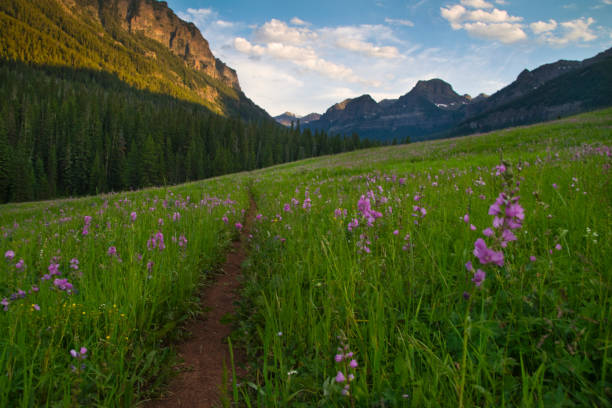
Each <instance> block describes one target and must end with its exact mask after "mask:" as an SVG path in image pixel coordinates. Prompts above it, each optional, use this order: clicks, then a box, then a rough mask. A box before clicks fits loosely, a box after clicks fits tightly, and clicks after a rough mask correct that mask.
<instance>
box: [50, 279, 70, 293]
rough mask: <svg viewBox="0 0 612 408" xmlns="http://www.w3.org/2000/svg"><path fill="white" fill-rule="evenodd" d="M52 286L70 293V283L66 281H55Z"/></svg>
mask: <svg viewBox="0 0 612 408" xmlns="http://www.w3.org/2000/svg"><path fill="white" fill-rule="evenodd" d="M53 285H54V286H55V287H56V288H58V289H59V290H63V291H66V292H67V293H70V292H71V291H72V283H70V282H68V279H55V280H54V281H53Z"/></svg>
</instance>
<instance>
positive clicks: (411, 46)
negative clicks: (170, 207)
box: [167, 0, 612, 116]
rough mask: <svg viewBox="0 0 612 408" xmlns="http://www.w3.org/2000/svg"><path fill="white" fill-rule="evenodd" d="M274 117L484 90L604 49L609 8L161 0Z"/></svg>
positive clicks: (469, 1)
mask: <svg viewBox="0 0 612 408" xmlns="http://www.w3.org/2000/svg"><path fill="white" fill-rule="evenodd" d="M167 2H168V6H169V7H170V8H172V9H173V10H174V11H175V13H176V14H177V15H178V16H179V17H180V18H182V19H183V20H186V21H191V22H193V23H195V24H196V26H197V27H198V28H199V29H200V31H201V32H202V34H203V36H204V38H206V39H207V40H208V42H209V44H210V48H211V50H212V52H213V54H215V56H216V57H217V58H219V59H221V60H222V61H223V62H225V63H226V64H227V65H229V66H230V67H232V68H234V69H235V70H236V71H237V73H238V79H239V81H240V86H241V87H242V90H243V91H244V93H245V94H246V95H247V96H248V97H249V98H250V99H252V100H253V101H254V102H255V103H256V104H258V105H259V106H261V107H262V108H264V109H265V110H266V111H268V113H270V114H271V115H273V116H276V115H279V114H281V113H283V112H285V111H289V112H293V113H295V114H298V115H300V116H301V115H306V114H309V113H311V112H318V113H323V112H325V111H326V110H327V109H328V108H329V107H330V106H332V105H333V104H335V103H337V102H340V101H342V100H344V99H347V98H354V97H358V96H360V95H363V94H369V95H371V96H372V97H373V98H374V99H375V100H377V101H380V100H382V99H392V98H393V99H394V98H398V97H400V96H401V95H404V94H406V93H407V92H409V91H410V90H411V89H412V88H413V87H414V85H415V84H416V83H417V81H419V80H427V79H432V78H440V79H443V80H445V81H446V82H448V83H450V84H451V85H452V86H453V89H454V90H455V91H456V92H457V93H459V94H470V95H472V96H477V95H478V94H480V93H481V92H483V93H486V94H492V93H494V92H495V91H498V90H499V89H501V88H503V87H504V86H506V85H508V84H510V83H511V82H512V81H514V80H515V79H516V77H517V76H518V74H519V73H520V72H521V71H522V70H523V69H525V68H526V69H530V70H531V69H534V68H537V67H538V66H540V65H542V64H546V63H551V62H555V61H557V60H559V59H570V60H582V59H585V58H589V57H592V56H594V55H596V54H597V53H599V52H601V51H604V50H606V49H608V48H610V47H612V0H448V1H439V0H404V1H400V0H371V1H366V0H350V1H345V0H309V1H300V2H294V1H286V0H285V1H273V0H260V1H252V0H167Z"/></svg>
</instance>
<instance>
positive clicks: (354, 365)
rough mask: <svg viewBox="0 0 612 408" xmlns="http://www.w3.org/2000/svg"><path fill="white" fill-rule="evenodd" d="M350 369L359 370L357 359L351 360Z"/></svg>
mask: <svg viewBox="0 0 612 408" xmlns="http://www.w3.org/2000/svg"><path fill="white" fill-rule="evenodd" d="M349 367H351V368H357V360H355V359H353V360H351V362H350V363H349Z"/></svg>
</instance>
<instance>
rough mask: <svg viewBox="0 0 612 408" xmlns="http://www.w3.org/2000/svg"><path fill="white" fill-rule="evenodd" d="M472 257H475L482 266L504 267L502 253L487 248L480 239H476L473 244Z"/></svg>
mask: <svg viewBox="0 0 612 408" xmlns="http://www.w3.org/2000/svg"><path fill="white" fill-rule="evenodd" d="M474 256H475V257H477V258H478V260H479V261H480V263H481V264H483V265H486V264H488V263H494V264H496V265H498V266H504V254H503V252H501V251H500V252H498V251H494V250H492V249H489V248H487V244H486V242H484V240H483V239H482V238H478V239H477V240H476V242H475V243H474Z"/></svg>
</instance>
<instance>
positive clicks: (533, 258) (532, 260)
mask: <svg viewBox="0 0 612 408" xmlns="http://www.w3.org/2000/svg"><path fill="white" fill-rule="evenodd" d="M536 259H537V258H536V257H535V256H533V255H531V256H530V257H529V260H530V261H531V262H535V261H536Z"/></svg>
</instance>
